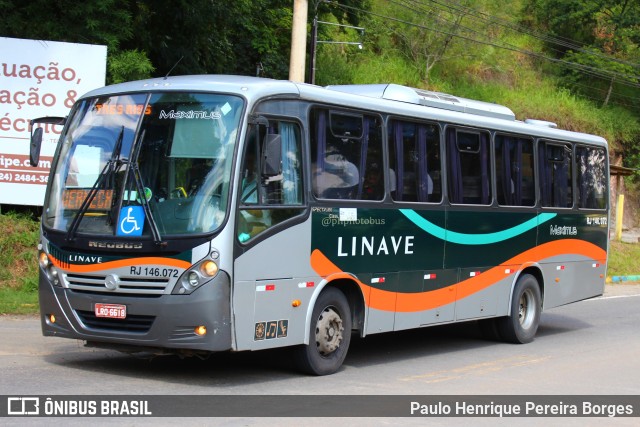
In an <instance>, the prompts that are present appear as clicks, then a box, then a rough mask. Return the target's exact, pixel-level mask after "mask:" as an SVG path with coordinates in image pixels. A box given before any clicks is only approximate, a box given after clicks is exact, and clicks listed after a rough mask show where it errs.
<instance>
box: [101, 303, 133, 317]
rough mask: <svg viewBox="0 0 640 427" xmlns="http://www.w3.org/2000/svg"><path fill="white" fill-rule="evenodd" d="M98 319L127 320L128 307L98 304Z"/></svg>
mask: <svg viewBox="0 0 640 427" xmlns="http://www.w3.org/2000/svg"><path fill="white" fill-rule="evenodd" d="M95 313H96V317H108V318H110V319H125V318H126V317H127V306H126V305H122V304H100V303H98V304H96V306H95Z"/></svg>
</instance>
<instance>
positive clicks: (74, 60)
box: [0, 37, 107, 206]
mask: <svg viewBox="0 0 640 427" xmlns="http://www.w3.org/2000/svg"><path fill="white" fill-rule="evenodd" d="M0 60H1V65H0V204H12V205H28V206H42V204H43V202H44V192H45V188H46V185H47V180H48V177H49V168H50V166H51V162H52V160H53V154H54V152H55V149H56V145H57V142H58V138H59V136H60V132H61V131H62V127H61V126H53V125H44V126H43V127H44V135H43V139H42V151H41V156H40V162H39V164H38V166H37V167H31V166H30V164H29V137H30V131H29V120H31V119H34V118H36V117H44V116H62V117H64V116H67V115H68V114H69V110H70V108H71V106H72V105H73V103H74V102H75V100H76V99H78V98H79V97H80V96H81V95H83V94H84V93H86V92H88V91H90V90H93V89H95V88H98V87H101V86H104V84H105V75H106V64H107V47H106V46H98V45H87V44H77V43H61V42H54V41H45V40H23V39H13V38H6V37H0Z"/></svg>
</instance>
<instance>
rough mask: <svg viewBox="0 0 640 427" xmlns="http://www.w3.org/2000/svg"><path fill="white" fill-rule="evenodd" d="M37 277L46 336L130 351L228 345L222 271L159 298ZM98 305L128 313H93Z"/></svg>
mask: <svg viewBox="0 0 640 427" xmlns="http://www.w3.org/2000/svg"><path fill="white" fill-rule="evenodd" d="M39 282H40V283H39V297H40V319H41V324H42V333H43V335H45V336H56V337H64V338H74V339H80V340H86V341H87V343H88V344H89V345H92V346H98V347H103V348H113V349H116V350H124V351H131V352H133V349H135V348H140V349H141V350H142V349H149V350H150V351H153V350H152V349H155V350H165V351H166V352H169V353H171V352H175V351H179V352H183V353H184V352H188V351H204V352H209V351H225V350H230V349H231V348H232V340H231V309H230V301H231V299H230V289H231V286H230V280H229V276H228V275H227V274H226V273H224V272H223V271H220V272H219V273H218V275H217V276H216V277H215V278H213V279H212V280H211V281H210V282H208V283H205V284H203V285H201V287H199V288H198V289H196V290H195V291H194V292H193V293H191V294H189V295H161V296H157V297H156V296H154V297H145V296H124V295H113V294H111V295H110V294H108V293H104V294H102V293H97V292H93V293H84V292H77V291H73V290H71V289H65V288H62V287H59V286H54V285H53V284H51V282H50V281H49V280H48V279H47V278H46V276H45V275H44V274H42V272H41V274H40V280H39ZM96 304H115V305H118V306H125V307H126V317H125V318H124V319H114V318H104V317H97V316H96V314H95V306H96ZM202 327H204V328H202ZM205 331H206V332H205ZM203 332H205V333H204V334H203ZM155 352H158V351H155Z"/></svg>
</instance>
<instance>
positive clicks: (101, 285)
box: [64, 273, 169, 295]
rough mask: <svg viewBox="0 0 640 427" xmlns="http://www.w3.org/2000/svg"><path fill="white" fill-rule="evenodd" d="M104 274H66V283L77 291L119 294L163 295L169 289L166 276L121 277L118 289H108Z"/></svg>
mask: <svg viewBox="0 0 640 427" xmlns="http://www.w3.org/2000/svg"><path fill="white" fill-rule="evenodd" d="M106 277H107V276H106V275H104V274H70V273H67V274H65V275H64V280H65V284H66V285H67V287H68V288H69V289H73V290H76V291H93V292H106V293H118V294H134V295H135V294H144V295H161V294H164V293H165V292H166V291H167V286H168V285H169V279H167V278H164V277H153V278H140V277H120V283H119V284H118V288H117V289H113V290H111V289H107V287H106V286H105V279H106Z"/></svg>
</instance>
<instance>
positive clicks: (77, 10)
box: [0, 0, 153, 83]
mask: <svg viewBox="0 0 640 427" xmlns="http://www.w3.org/2000/svg"><path fill="white" fill-rule="evenodd" d="M0 14H1V15H2V17H3V18H2V19H1V20H0V35H2V36H5V37H15V38H25V39H35V40H53V41H62V42H70V43H88V44H103V45H106V46H107V52H108V58H107V62H108V63H109V64H110V65H109V67H108V73H107V81H108V82H109V83H112V82H114V81H123V80H130V79H132V78H141V77H147V76H149V74H150V73H151V71H153V67H152V66H151V63H150V62H149V60H148V58H147V56H146V54H145V53H144V51H141V50H136V49H131V50H127V49H122V45H123V43H124V42H126V41H127V40H130V39H132V38H133V37H134V32H133V29H132V25H131V24H132V17H131V13H130V10H129V8H128V2H126V1H120V0H102V1H100V2H77V1H71V0H60V1H57V2H52V1H48V0H30V1H19V0H0ZM113 71H115V72H116V74H115V75H114V74H113ZM114 77H115V79H114Z"/></svg>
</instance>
